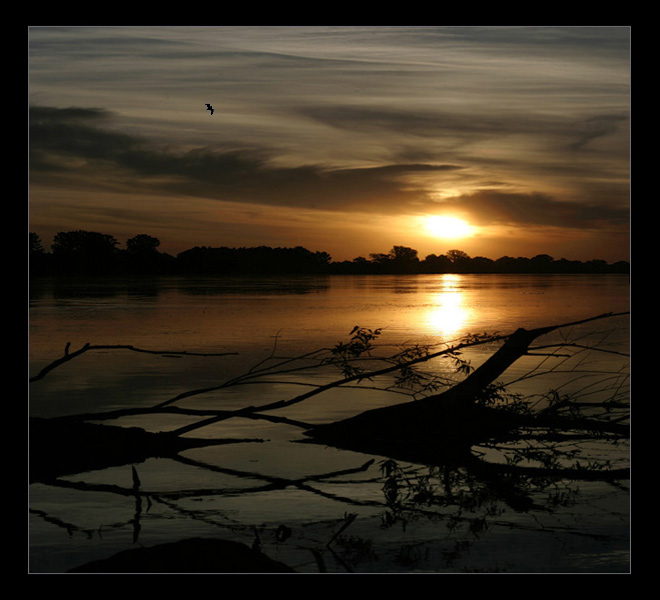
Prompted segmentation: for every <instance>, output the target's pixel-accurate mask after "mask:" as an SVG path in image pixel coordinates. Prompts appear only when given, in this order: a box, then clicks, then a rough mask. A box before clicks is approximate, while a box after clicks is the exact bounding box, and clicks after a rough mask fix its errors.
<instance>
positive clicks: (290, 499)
mask: <svg viewBox="0 0 660 600" xmlns="http://www.w3.org/2000/svg"><path fill="white" fill-rule="evenodd" d="M30 296H31V297H30V340H29V341H30V348H29V353H30V373H31V374H34V373H36V372H37V371H38V370H39V369H40V368H41V367H43V366H44V365H46V364H48V363H49V362H51V361H52V360H54V359H56V358H58V357H60V356H61V355H62V354H63V352H64V347H65V345H66V344H67V343H68V342H70V343H71V349H72V350H75V349H77V348H79V347H81V346H82V345H84V344H85V343H87V342H89V343H91V344H99V345H101V344H103V345H115V344H130V345H133V346H136V347H140V348H146V349H153V350H185V351H188V352H232V353H236V355H233V356H224V357H182V358H167V357H162V356H151V355H148V354H136V353H133V352H127V351H102V352H101V351H99V352H90V353H87V354H85V355H84V356H82V357H80V358H78V359H76V360H74V361H72V362H71V363H69V364H67V365H65V366H63V367H61V368H59V369H57V370H55V371H53V372H52V373H51V374H50V375H49V376H48V377H47V378H46V379H44V380H42V381H40V382H37V383H33V384H31V387H30V414H32V415H35V416H55V415H62V414H72V413H78V412H87V411H102V410H109V409H114V408H125V407H136V406H137V407H149V406H153V405H155V404H157V403H159V402H162V401H164V400H167V399H168V398H171V397H173V396H175V395H176V394H178V393H180V392H183V391H186V390H191V389H197V388H201V387H205V386H213V385H217V384H218V383H220V382H222V381H224V380H225V379H227V378H229V377H231V376H234V375H236V374H237V373H243V372H245V371H246V370H248V369H249V368H250V367H251V366H252V365H255V364H257V363H258V362H259V361H261V360H263V359H264V358H266V357H268V356H269V355H270V354H271V353H272V352H273V350H274V348H275V345H276V353H277V354H278V355H279V356H293V355H298V354H300V353H303V352H307V351H310V350H313V349H316V348H321V347H328V346H332V345H334V344H335V343H337V342H338V341H340V340H346V339H347V338H348V334H349V332H350V331H351V329H352V328H353V327H354V326H355V325H359V326H361V327H368V328H372V329H376V328H381V329H382V335H381V337H380V340H379V341H380V343H381V344H383V345H392V346H396V345H399V344H403V343H406V342H415V343H423V344H437V343H441V342H445V341H450V340H453V339H457V338H459V337H461V336H463V335H465V334H467V333H481V332H488V333H492V332H502V333H508V332H511V331H513V330H515V329H516V328H518V327H521V326H522V327H526V328H532V327H537V326H544V325H551V324H556V323H563V322H571V321H574V320H579V319H583V318H587V317H591V316H595V315H598V314H601V313H606V312H619V311H625V310H628V309H629V280H628V277H627V276H625V277H622V276H609V275H608V276H580V275H567V276H532V275H523V276H516V275H510V276H502V275H428V276H426V275H422V276H347V277H341V276H335V277H290V278H218V279H212V278H197V279H194V278H192V279H191V278H185V279H180V278H162V279H150V280H132V281H130V280H121V281H107V280H106V281H102V282H63V281H57V282H43V283H36V284H33V285H32V286H31V290H30ZM612 321H616V323H614V322H597V323H596V324H592V325H589V326H583V327H582V328H578V329H579V330H580V331H579V333H593V332H597V333H598V335H601V334H602V336H603V337H602V339H603V343H604V344H607V345H609V347H611V348H613V349H617V350H624V351H627V348H628V342H629V331H628V328H627V319H625V318H624V319H620V318H619V319H613V320H612ZM488 353H489V349H486V348H483V349H480V350H478V351H476V352H473V353H472V354H471V355H470V357H469V358H470V360H472V361H473V362H474V364H475V365H476V364H478V363H479V361H480V360H483V359H484V358H485V357H486V356H487V355H488ZM431 368H436V369H440V370H442V369H445V368H446V366H443V365H440V366H437V367H435V366H433V367H431ZM514 375H515V374H514ZM534 385H537V383H536V382H535V383H534ZM538 385H541V383H540V382H539V383H538ZM299 391H300V390H299V389H293V388H292V386H290V385H285V384H284V383H283V382H278V381H273V382H270V383H267V384H262V385H259V386H250V387H240V388H231V389H229V390H225V391H224V392H222V393H220V392H214V393H212V394H207V395H203V396H198V397H195V398H194V399H190V400H188V401H186V404H184V405H185V406H196V407H204V406H213V407H214V408H240V407H242V406H248V405H253V404H263V403H265V402H269V401H271V400H280V399H285V398H289V397H292V396H294V395H295V394H297V393H299ZM526 391H528V390H526ZM400 401H402V398H401V397H400V396H395V395H392V394H384V393H376V392H358V391H355V390H335V391H333V392H331V393H328V394H326V395H321V396H318V397H316V398H314V399H311V400H310V401H308V402H305V403H302V404H300V405H296V406H295V407H292V408H291V409H288V410H287V412H286V415H285V416H287V417H290V418H294V419H300V420H304V421H306V422H312V423H317V422H319V423H320V422H327V421H331V420H335V419H338V418H343V417H346V416H350V415H353V414H356V413H357V412H361V411H362V410H365V409H367V408H371V407H374V406H382V405H385V404H388V403H393V402H400ZM122 424H131V425H132V424H138V425H140V426H142V427H145V428H147V429H149V430H154V431H155V430H162V429H169V428H172V427H175V426H178V425H179V424H180V423H179V422H178V421H177V422H176V423H174V422H172V419H171V417H168V418H164V417H159V418H150V419H149V420H145V419H144V418H134V419H130V420H128V419H126V420H124V421H122ZM196 435H199V436H202V435H206V436H221V437H231V438H241V437H250V438H255V437H258V438H263V439H265V440H268V441H267V442H264V443H259V444H256V443H255V444H235V445H231V446H222V447H215V448H206V449H197V450H191V451H188V452H186V453H184V457H185V458H186V459H189V460H190V461H197V462H196V463H188V464H186V463H183V462H178V461H174V460H164V459H150V460H148V461H146V462H145V463H143V464H141V465H138V466H137V468H138V469H139V472H140V477H141V481H142V485H143V487H144V488H146V489H149V490H154V496H155V497H159V498H161V500H163V498H165V496H166V495H167V493H168V492H176V491H177V490H181V489H190V490H195V489H201V488H217V489H221V490H228V489H236V490H241V491H240V492H239V491H237V492H236V493H232V494H229V493H222V494H215V495H198V496H195V495H194V494H193V495H192V496H191V497H189V498H186V499H185V500H181V499H180V498H177V500H176V501H174V500H173V501H171V502H169V501H167V500H163V501H162V502H161V503H159V504H154V505H153V506H152V507H151V509H150V511H149V512H148V513H145V514H143V515H142V516H141V521H140V524H141V529H140V535H139V539H138V541H137V542H134V539H133V536H134V533H135V529H134V515H133V514H132V512H133V511H134V508H135V507H134V506H133V505H132V504H131V500H130V498H126V497H120V496H116V495H113V494H102V493H97V492H89V491H78V490H71V489H67V488H57V487H51V486H44V485H42V484H35V485H33V486H31V489H30V508H31V509H32V511H33V513H32V515H31V519H30V568H31V571H32V572H62V571H66V570H67V569H69V568H71V567H73V566H76V565H79V564H82V563H84V562H87V561H89V560H92V559H95V558H102V557H106V556H109V555H111V554H113V553H115V552H117V551H119V550H123V549H126V548H130V547H134V546H135V544H136V543H139V544H142V545H145V546H146V545H152V544H155V543H159V542H163V541H171V540H176V539H182V538H186V537H193V536H196V535H201V536H216V537H222V538H223V539H236V540H238V541H242V542H244V543H246V544H248V545H250V544H251V543H252V541H253V539H254V535H255V534H254V528H255V527H257V528H261V531H262V535H263V539H262V542H264V547H265V549H266V550H267V552H268V553H269V555H271V556H273V558H277V559H278V560H282V561H283V562H286V563H287V564H290V565H291V566H292V567H293V568H295V569H296V570H298V571H302V572H318V570H319V563H318V560H317V558H318V554H315V553H314V552H313V550H314V551H318V548H321V549H323V550H324V553H325V554H324V557H325V558H324V560H325V562H324V565H325V567H326V568H327V569H328V570H329V571H337V572H345V571H346V570H347V569H348V568H351V569H352V570H356V571H364V572H408V571H420V572H458V571H469V570H474V571H483V570H502V571H513V572H545V571H562V572H564V571H578V572H615V571H622V570H623V571H626V570H627V569H628V566H627V565H628V552H627V544H628V536H627V531H628V529H627V528H628V524H627V517H626V514H625V513H626V507H627V502H628V501H627V493H625V490H624V491H617V490H616V489H614V488H612V489H610V488H606V487H604V486H602V484H590V485H586V486H585V485H582V486H581V494H582V496H581V498H584V500H583V501H581V502H579V503H577V504H576V505H574V506H573V507H572V509H571V511H570V512H567V513H566V514H562V515H561V518H557V519H558V520H557V521H556V522H555V521H554V520H553V519H554V516H552V518H550V517H551V516H550V515H543V517H542V519H549V520H548V521H547V522H543V523H540V521H539V519H541V517H540V516H539V515H532V514H518V515H509V514H506V515H505V516H501V517H498V518H497V519H494V520H492V523H491V525H490V529H489V531H488V532H483V535H481V536H480V538H479V540H478V543H476V541H475V539H474V536H472V537H471V539H470V540H469V543H468V541H466V540H465V539H462V538H460V536H459V537H457V533H456V531H455V530H453V529H451V530H450V529H449V528H448V527H447V523H446V521H443V520H442V519H441V520H439V521H433V520H429V519H420V520H416V521H415V522H414V523H411V522H408V523H406V526H405V527H401V526H392V527H384V526H383V523H382V517H383V494H382V485H383V483H382V480H379V478H378V476H379V471H378V468H377V466H374V467H372V469H371V470H370V471H367V472H365V473H364V474H360V475H354V476H352V477H349V478H347V479H346V480H345V481H344V480H343V479H342V478H340V479H339V480H332V481H325V482H321V483H319V484H318V485H317V486H316V489H315V491H314V492H310V491H309V490H308V489H306V488H304V487H303V486H296V485H290V486H288V487H286V488H285V489H281V490H276V491H273V490H271V491H269V492H255V493H251V492H250V489H252V488H254V489H257V488H259V486H260V485H262V484H263V482H264V481H265V479H264V478H266V477H268V476H278V477H286V478H292V479H295V478H300V477H306V476H311V475H314V474H320V473H326V472H331V471H336V470H340V469H350V468H353V467H357V466H360V465H362V464H363V463H364V462H365V461H366V460H367V459H369V458H376V460H377V462H378V461H380V460H382V458H383V457H370V456H365V455H362V454H356V453H351V452H343V451H339V450H334V449H330V448H325V447H321V446H311V445H304V446H301V445H300V444H296V443H294V442H295V440H297V439H300V437H301V435H300V432H299V430H298V429H295V428H291V427H288V426H281V425H273V424H271V423H267V422H265V421H250V420H238V419H234V420H230V421H226V422H224V423H222V424H216V425H214V426H212V427H209V428H207V429H206V430H200V431H198V432H197V433H196ZM208 465H212V466H215V467H218V466H220V467H222V468H224V469H225V471H220V470H217V469H216V470H215V471H210V470H209V469H208V468H206V467H207V466H208ZM228 469H231V470H228ZM237 473H241V474H249V476H247V477H246V476H244V475H242V476H239V475H237ZM356 478H357V479H358V480H359V481H357V482H356ZM67 479H68V480H71V481H84V482H87V483H90V484H91V483H115V484H117V485H122V486H128V487H130V467H128V466H126V467H121V468H116V469H106V470H104V471H101V472H93V473H86V474H81V475H77V476H72V477H69V478H67ZM172 497H174V496H172ZM349 499H350V500H349ZM613 507H615V508H616V511H613ZM613 512H616V514H617V517H616V518H613V517H611V516H608V515H611V514H613ZM346 513H355V514H357V515H358V517H357V518H356V519H355V521H353V523H352V524H351V525H350V527H349V528H348V529H347V530H346V534H345V536H344V538H343V540H344V543H345V544H346V543H347V542H346V540H347V539H348V540H352V541H353V546H352V547H350V548H349V547H348V546H342V548H341V550H342V551H343V552H344V554H343V555H341V556H338V554H340V552H339V549H338V548H335V551H334V552H328V549H327V548H326V547H325V544H326V543H327V542H328V540H329V539H331V538H332V535H333V531H336V530H337V528H338V526H339V525H340V524H341V523H342V519H343V518H344V515H345V514H346ZM562 519H564V520H566V519H567V520H568V521H569V522H570V525H569V527H570V528H571V531H572V528H575V533H574V534H573V535H569V536H566V535H560V533H559V532H560V531H564V532H565V527H566V522H565V521H562ZM560 521H561V523H560ZM578 523H579V524H580V525H579V526H578V525H577V524H578ZM281 524H285V525H287V526H289V527H290V528H291V530H292V531H293V532H294V534H293V535H292V536H291V538H290V539H289V540H287V541H286V542H282V541H279V540H275V542H272V540H271V538H268V539H266V537H267V535H268V532H269V531H272V530H274V528H277V527H278V526H279V525H281ZM581 529H582V531H581ZM349 534H350V536H349ZM466 535H467V534H466ZM347 536H348V537H347ZM594 540H599V541H597V542H595V541H594ZM268 541H270V542H271V543H266V542H268ZM461 543H463V544H464V545H463V546H461V545H460V544H461ZM466 544H467V545H466ZM468 547H469V551H467V550H465V549H466V548H468ZM539 547H540V548H542V550H541V551H538V550H537V551H536V552H535V553H533V554H532V553H530V552H529V549H530V548H536V549H538V548H539ZM456 548H462V549H463V550H464V551H463V552H460V553H458V554H457V551H456ZM358 550H360V551H361V554H357V552H358ZM315 556H316V557H317V558H315ZM347 557H348V558H350V559H351V560H350V561H349V563H350V565H349V564H348V563H347V562H346V559H347Z"/></svg>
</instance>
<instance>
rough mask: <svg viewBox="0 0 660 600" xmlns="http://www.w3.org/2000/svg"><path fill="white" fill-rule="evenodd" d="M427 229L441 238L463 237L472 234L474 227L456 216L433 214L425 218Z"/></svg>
mask: <svg viewBox="0 0 660 600" xmlns="http://www.w3.org/2000/svg"><path fill="white" fill-rule="evenodd" d="M424 226H425V227H426V230H427V231H428V232H429V233H430V234H431V235H434V236H435V237H439V238H462V237H467V236H469V235H472V232H473V229H474V228H473V227H472V226H471V225H470V224H469V223H467V222H466V221H464V220H463V219H458V218H456V217H440V216H432V217H426V218H425V219H424Z"/></svg>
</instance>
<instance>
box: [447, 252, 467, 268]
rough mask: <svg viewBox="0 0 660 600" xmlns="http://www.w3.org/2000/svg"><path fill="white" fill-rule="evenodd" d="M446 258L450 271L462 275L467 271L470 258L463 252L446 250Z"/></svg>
mask: <svg viewBox="0 0 660 600" xmlns="http://www.w3.org/2000/svg"><path fill="white" fill-rule="evenodd" d="M447 258H448V259H449V261H450V262H451V265H452V271H454V272H455V273H463V272H465V271H467V270H468V265H469V262H470V256H469V255H468V254H467V253H466V252H463V250H448V251H447Z"/></svg>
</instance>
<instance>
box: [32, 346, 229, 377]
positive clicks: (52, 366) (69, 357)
mask: <svg viewBox="0 0 660 600" xmlns="http://www.w3.org/2000/svg"><path fill="white" fill-rule="evenodd" d="M70 346H71V342H67V344H66V346H65V349H64V356H62V358H58V359H57V360H54V361H53V362H51V363H50V364H49V365H46V366H45V367H44V368H43V369H41V371H39V373H37V374H36V375H34V376H33V377H30V382H33V381H39V380H40V379H43V378H44V377H45V376H46V375H48V373H50V372H51V371H52V370H53V369H56V368H57V367H59V366H61V365H63V364H65V363H67V362H69V361H70V360H73V359H74V358H77V357H78V356H80V355H81V354H84V353H85V352H88V351H90V350H130V351H132V352H141V353H143V354H156V355H159V356H169V357H172V358H175V357H179V356H235V355H237V354H238V352H188V351H187V350H146V349H144V348H136V347H135V346H131V345H127V344H114V345H92V344H90V343H89V342H88V343H86V344H85V345H84V346H82V347H81V348H80V349H79V350H76V351H75V352H71V353H69V348H70Z"/></svg>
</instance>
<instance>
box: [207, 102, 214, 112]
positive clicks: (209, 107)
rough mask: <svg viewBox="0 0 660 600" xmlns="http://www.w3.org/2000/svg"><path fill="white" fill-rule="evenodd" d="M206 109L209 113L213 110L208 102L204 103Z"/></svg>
mask: <svg viewBox="0 0 660 600" xmlns="http://www.w3.org/2000/svg"><path fill="white" fill-rule="evenodd" d="M206 110H210V111H211V114H213V112H214V111H213V107H212V106H211V105H210V104H209V103H208V102H207V103H206Z"/></svg>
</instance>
